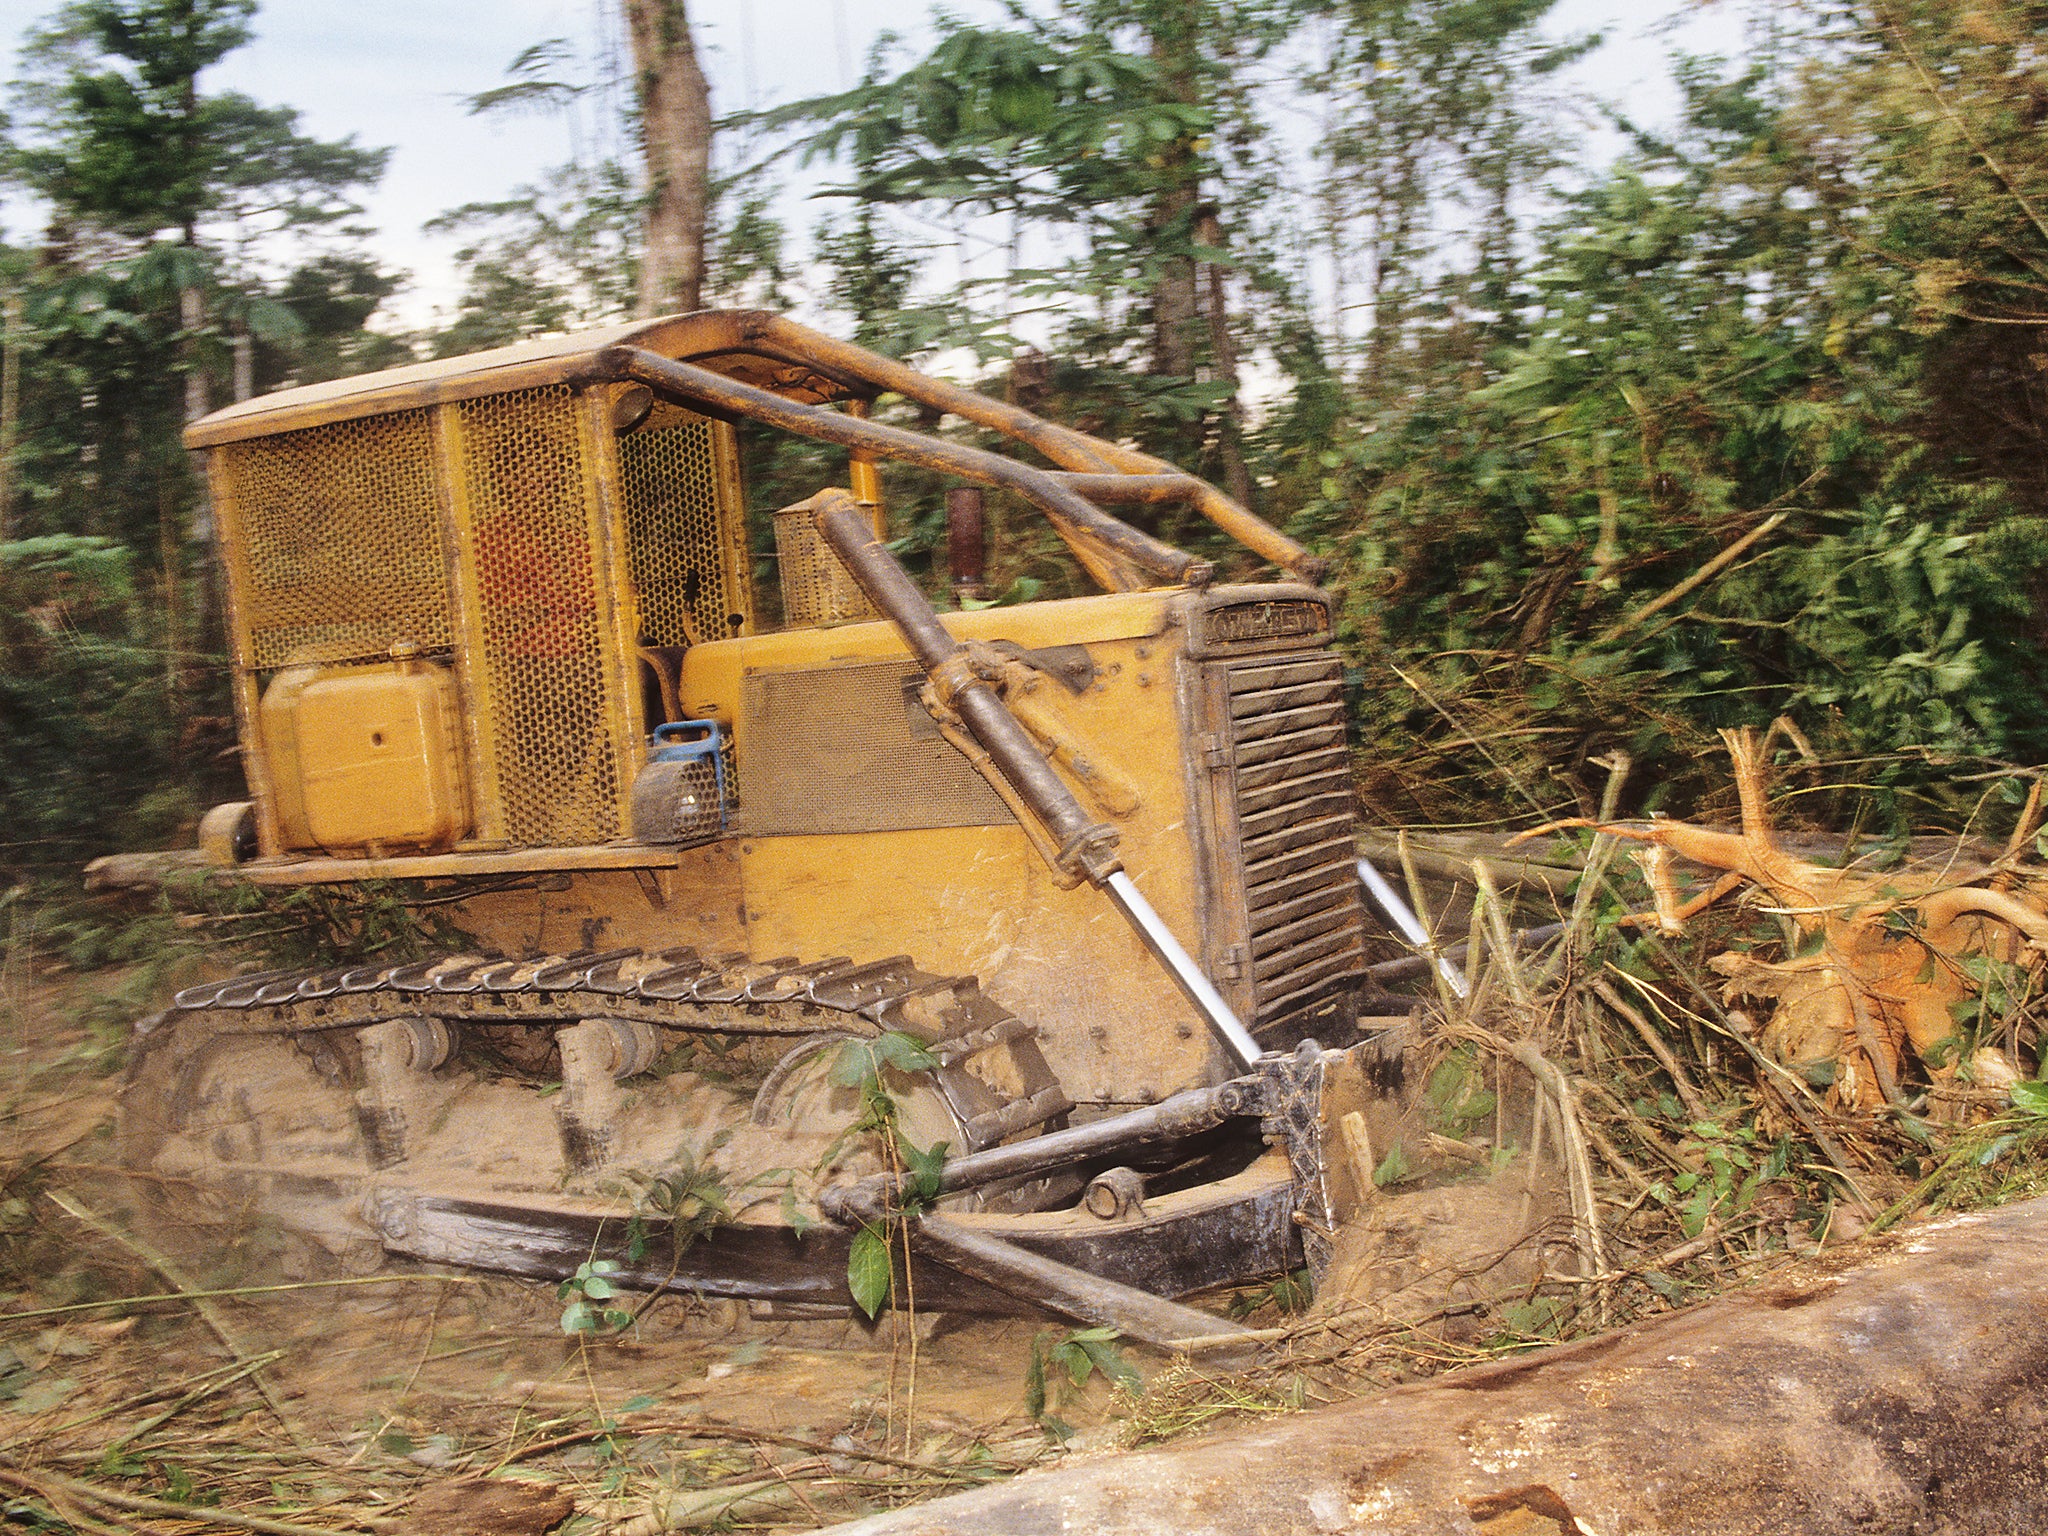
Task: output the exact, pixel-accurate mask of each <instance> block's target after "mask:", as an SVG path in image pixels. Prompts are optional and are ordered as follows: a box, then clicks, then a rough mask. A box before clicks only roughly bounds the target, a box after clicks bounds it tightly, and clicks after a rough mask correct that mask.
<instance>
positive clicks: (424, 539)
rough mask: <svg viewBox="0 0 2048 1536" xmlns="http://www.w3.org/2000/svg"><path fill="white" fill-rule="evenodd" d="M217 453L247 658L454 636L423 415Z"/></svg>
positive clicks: (372, 654)
mask: <svg viewBox="0 0 2048 1536" xmlns="http://www.w3.org/2000/svg"><path fill="white" fill-rule="evenodd" d="M214 463H215V467H216V471H217V472H218V473H220V474H222V475H223V476H224V478H225V479H226V481H227V485H226V490H227V496H226V498H225V500H226V504H227V505H228V506H229V507H230V508H232V509H233V515H234V519H235V530H234V531H235V533H236V535H237V540H236V541H237V543H238V545H239V551H238V553H239V558H240V563H241V568H242V573H243V580H242V581H241V582H240V583H239V590H238V591H237V593H236V597H237V599H238V601H239V602H240V605H241V610H242V620H243V622H244V623H245V624H246V625H247V627H248V632H249V660H250V663H251V664H252V665H254V666H255V667H257V668H259V669H264V670H268V669H271V668H274V667H282V666H290V665H292V664H294V663H299V662H326V663H335V662H348V661H370V660H381V659H383V658H384V657H385V656H388V655H389V654H390V652H391V647H392V645H393V644H394V643H395V642H397V641H400V640H409V641H411V642H412V643H413V644H415V645H418V646H419V647H421V648H422V649H423V650H439V649H444V648H446V647H447V646H449V645H450V644H452V642H453V636H452V634H451V633H450V629H451V625H450V620H449V604H448V576H447V569H446V567H445V565H444V564H443V561H442V549H441V527H440V517H439V513H438V510H437V508H436V505H435V497H434V460H433V439H432V431H431V427H430V424H429V422H428V420H427V413H426V412H425V411H400V412H397V413H396V414H394V415H390V416H377V417H372V418H370V419H369V420H365V421H346V422H341V423H339V424H338V425H335V426H331V427H312V428H309V429H307V430H305V431H302V432H284V433H280V434H278V435H277V436H275V437H266V438H260V439H258V440H256V441H254V442H248V443H236V444H233V445H231V446H229V447H226V448H222V449H219V450H218V451H217V453H216V456H215V460H214Z"/></svg>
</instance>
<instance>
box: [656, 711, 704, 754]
mask: <svg viewBox="0 0 2048 1536" xmlns="http://www.w3.org/2000/svg"><path fill="white" fill-rule="evenodd" d="M718 745H719V742H718V722H717V721H716V720H671V721H669V722H668V723H667V724H666V725H657V726H656V727H655V728H654V749H655V750H656V751H657V752H658V751H660V750H661V749H662V748H663V747H696V748H699V749H703V748H709V749H710V750H712V751H714V752H715V751H717V750H718ZM692 755H694V754H692Z"/></svg>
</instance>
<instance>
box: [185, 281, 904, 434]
mask: <svg viewBox="0 0 2048 1536" xmlns="http://www.w3.org/2000/svg"><path fill="white" fill-rule="evenodd" d="M774 318H775V317H773V316H771V315H769V314H768V313H767V312H765V311H762V310H748V309H700V310H698V311H696V312H695V313H693V314H687V315H667V316H664V317H662V318H661V319H658V320H629V321H626V322H624V323H623V324H619V325H608V326H603V327H601V328H599V329H597V330H589V331H578V332H577V333H576V334H574V335H572V336H549V337H543V338H542V339H541V340H538V341H524V342H520V343H518V344H517V345H515V346H510V347H495V348H493V349H492V350H490V351H488V352H473V353H471V354H470V355H469V356H467V357H446V358H439V359H437V360H435V361H434V362H430V363H409V364H407V365H406V366H405V367H403V368H387V369H385V370H384V371H383V372H381V373H365V374H360V375H358V376H356V377H354V378H347V379H332V380H329V381H328V382H326V383H324V384H304V385H301V386H299V387H298V388H296V389H281V390H278V391H277V392H276V393H275V394H269V395H258V396H256V397H255V398H254V399H250V400H243V401H240V402H238V403H237V404H234V405H231V406H228V407H227V408H226V409H224V410H218V411H215V412H214V413H213V414H212V415H210V416H204V417H201V418H200V419H199V420H198V421H195V422H193V423H192V425H191V426H189V427H187V428H186V429H185V445H186V446H187V447H188V448H212V447H216V446H218V445H219V444H221V443H233V442H239V441H241V440H242V439H244V438H251V437H268V436H269V435H271V434H272V433H274V432H295V431H298V430H300V429H301V428H305V427H322V426H327V425H330V424H331V423H333V422H337V421H353V420H355V419H357V418H359V417H364V416H381V415H385V414H387V413H388V412H391V411H407V410H416V409H418V408H420V407H422V406H429V405H440V404H442V403H444V402H446V401H450V400H474V399H477V398H479V397H481V396H484V395H498V394H504V393H505V392H507V391H508V390H514V389H532V388H535V387H537V386H540V385H546V384H578V383H595V382H602V381H605V380H608V379H613V378H618V377H621V375H620V374H619V372H618V369H617V366H616V363H615V360H614V359H612V358H607V357H606V356H605V355H604V354H605V349H606V348H608V347H617V346H621V345H623V346H629V347H641V348H645V349H646V350H647V351H649V352H654V353H658V354H660V355H661V356H663V357H668V358H673V359H675V360H676V361H678V362H689V363H694V364H696V365H697V366H698V367H700V368H708V369H710V370H711V371H712V372H714V373H720V374H723V375H725V376H726V377H727V378H730V379H735V380H737V381H739V382H740V383H743V384H751V385H753V386H754V387H755V388H757V389H766V390H770V391H772V392H773V393H775V394H778V395H782V396H785V397H788V398H790V399H793V400H798V401H801V402H804V403H805V404H818V403H821V402H823V401H827V400H840V399H845V398H847V397H848V396H856V395H857V396H862V397H867V396H870V395H872V394H873V390H872V388H870V387H863V386H861V385H859V384H856V383H854V382H852V381H851V380H844V379H839V378H834V377H832V376H830V375H829V374H827V373H825V372H823V371H821V370H820V368H819V366H818V365H817V364H816V363H815V362H808V361H805V360H803V359H801V358H798V357H794V356H790V355H787V354H786V353H785V352H781V351H777V350H775V349H774V348H773V347H772V345H768V344H764V343H763V342H762V340H761V339H760V338H759V337H758V336H757V335H756V334H755V333H756V332H758V331H761V330H763V329H765V328H766V323H767V322H769V321H772V320H773V319H774ZM615 356H616V355H614V358H615Z"/></svg>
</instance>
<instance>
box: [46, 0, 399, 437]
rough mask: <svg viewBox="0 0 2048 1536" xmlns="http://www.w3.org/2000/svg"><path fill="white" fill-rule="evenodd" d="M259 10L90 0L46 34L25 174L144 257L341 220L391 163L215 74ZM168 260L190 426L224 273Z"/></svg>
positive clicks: (60, 206) (201, 1) (171, 1)
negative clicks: (210, 81) (206, 236)
mask: <svg viewBox="0 0 2048 1536" xmlns="http://www.w3.org/2000/svg"><path fill="white" fill-rule="evenodd" d="M255 11H256V0H75V3H74V4H71V5H68V6H65V7H64V8H63V9H61V10H59V11H58V12H57V13H56V15H55V17H54V18H53V19H52V21H51V22H50V23H49V24H48V25H46V26H45V27H43V28H42V29H40V30H39V31H38V32H36V33H33V34H31V37H30V41H29V46H28V49H27V57H28V59H29V61H30V65H31V68H32V70H33V71H34V75H33V77H32V78H31V80H30V81H29V82H28V84H27V86H26V87H25V89H23V91H22V92H21V95H22V98H23V102H22V104H23V106H24V107H25V108H26V109H27V110H26V111H25V112H24V114H23V116H24V119H25V121H26V124H27V126H28V133H27V135H26V136H25V138H24V140H23V141H22V142H20V143H18V144H17V146H16V147H15V150H14V152H13V154H12V155H11V156H10V157H9V158H10V160H11V169H12V171H13V173H14V175H15V176H16V177H17V178H18V179H19V180H21V181H22V182H24V183H26V184H27V185H28V186H29V187H31V188H32V189H34V190H35V191H37V192H40V193H41V194H42V195H44V196H45V197H47V198H48V199H49V200H50V201H51V203H52V204H53V205H54V206H55V207H56V208H57V210H58V211H59V215H60V217H61V218H62V219H63V220H64V221H65V222H66V223H67V224H71V225H73V226H77V225H85V226H90V227H93V228H96V229H99V230H101V231H104V232H106V233H108V234H110V235H113V236H116V237H122V238H125V239H126V240H128V241H130V242H140V243H141V244H142V245H143V246H145V247H147V246H151V245H158V244H160V243H161V242H162V241H163V239H164V237H165V236H166V235H168V236H169V237H171V239H172V241H174V243H175V244H176V245H178V246H180V247H182V248H183V249H184V250H185V251H187V252H200V251H202V250H203V249H204V248H205V245H206V242H205V241H204V240H203V238H202V234H203V230H204V228H205V226H206V225H207V224H208V223H209V222H210V221H222V222H225V223H230V224H233V225H236V226H239V227H240V231H241V232H242V233H243V234H245V235H246V234H248V233H250V232H252V231H254V230H257V229H262V228H270V229H275V228H280V227H287V226H292V227H304V226H306V225H312V224H323V223H332V222H333V221H335V220H337V219H339V218H341V217H343V216H345V215H347V214H349V213H353V212H355V211H357V210H356V208H355V206H354V204H352V203H351V202H349V201H348V199H347V198H346V196H345V195H344V194H345V193H346V192H347V191H348V190H349V189H351V188H353V187H356V186H360V185H363V184H365V183H367V182H370V181H374V180H375V179H376V177H377V176H378V175H379V174H380V173H381V171H382V170H383V165H384V160H385V153H386V152H385V151H383V150H372V149H364V148H362V147H360V146H358V145H357V144H356V143H355V141H354V139H353V138H350V139H346V140H342V141H339V142H334V141H322V140H318V139H311V138H307V137H305V136H304V135H302V134H300V133H299V132H298V114H297V113H296V112H294V111H293V110H291V109H290V108H288V107H265V106H262V105H260V104H259V103H257V102H256V101H254V100H252V99H250V98H249V97H247V96H245V95H243V94H241V93H240V92H235V91H226V92H221V93H218V94H213V95H209V94H205V93H203V92H202V91H201V90H200V87H199V77H200V75H201V74H202V73H204V72H205V71H206V70H207V69H208V68H209V67H211V66H212V65H214V64H217V63H218V62H219V61H220V60H221V59H222V58H224V57H226V56H227V55H228V54H229V53H231V52H233V51H234V50H235V49H237V48H239V47H241V46H242V45H243V44H245V43H247V42H248V41H249V36H250V33H249V26H248V23H249V20H250V18H251V17H252V16H253V15H254V14H255ZM160 259H161V260H162V261H163V262H164V264H165V268H166V271H167V272H169V273H170V274H171V275H172V278H173V281H174V285H175V287H176V290H177V294H178V324H179V327H180V329H181V330H182V332H183V333H184V366H183V368H182V370H181V371H182V372H183V374H184V378H185V384H184V409H185V415H186V418H187V419H188V420H189V419H191V418H192V417H194V416H197V415H200V414H203V413H204V411H205V409H206V407H207V404H208V393H209V391H208V379H207V371H206V368H205V367H204V365H203V363H202V361H201V358H200V355H199V343H200V339H201V336H202V333H203V331H204V330H205V328H206V326H207V324H208V321H209V313H208V309H209V306H208V302H207V289H208V284H209V281H210V280H212V279H215V278H216V277H217V276H218V273H217V271H216V270H215V269H216V268H217V265H218V264H217V263H216V262H214V261H212V260H201V259H193V258H191V257H189V256H188V257H183V258H180V257H177V256H174V255H170V254H168V253H163V254H161V256H160Z"/></svg>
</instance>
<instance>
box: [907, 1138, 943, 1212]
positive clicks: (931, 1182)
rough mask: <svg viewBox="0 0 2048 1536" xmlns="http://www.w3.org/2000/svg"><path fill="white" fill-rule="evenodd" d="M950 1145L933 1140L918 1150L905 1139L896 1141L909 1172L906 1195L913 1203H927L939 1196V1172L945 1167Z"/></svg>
mask: <svg viewBox="0 0 2048 1536" xmlns="http://www.w3.org/2000/svg"><path fill="white" fill-rule="evenodd" d="M951 1145H952V1143H951V1142H946V1141H941V1142H935V1143H933V1145H932V1146H931V1147H930V1148H929V1149H927V1150H925V1151H923V1152H920V1151H919V1150H918V1149H917V1148H916V1147H914V1146H912V1145H911V1144H910V1143H909V1142H907V1141H903V1142H899V1143H898V1148H899V1150H900V1151H901V1152H902V1154H903V1162H904V1165H905V1167H906V1168H908V1170H909V1172H910V1189H909V1191H908V1197H909V1199H910V1200H911V1201H912V1202H913V1203H915V1204H917V1205H929V1204H930V1203H931V1202H932V1201H934V1200H936V1199H937V1198H938V1197H939V1181H940V1173H941V1170H942V1169H943V1168H944V1167H945V1163H946V1149H947V1148H948V1147H949V1146H951Z"/></svg>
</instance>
